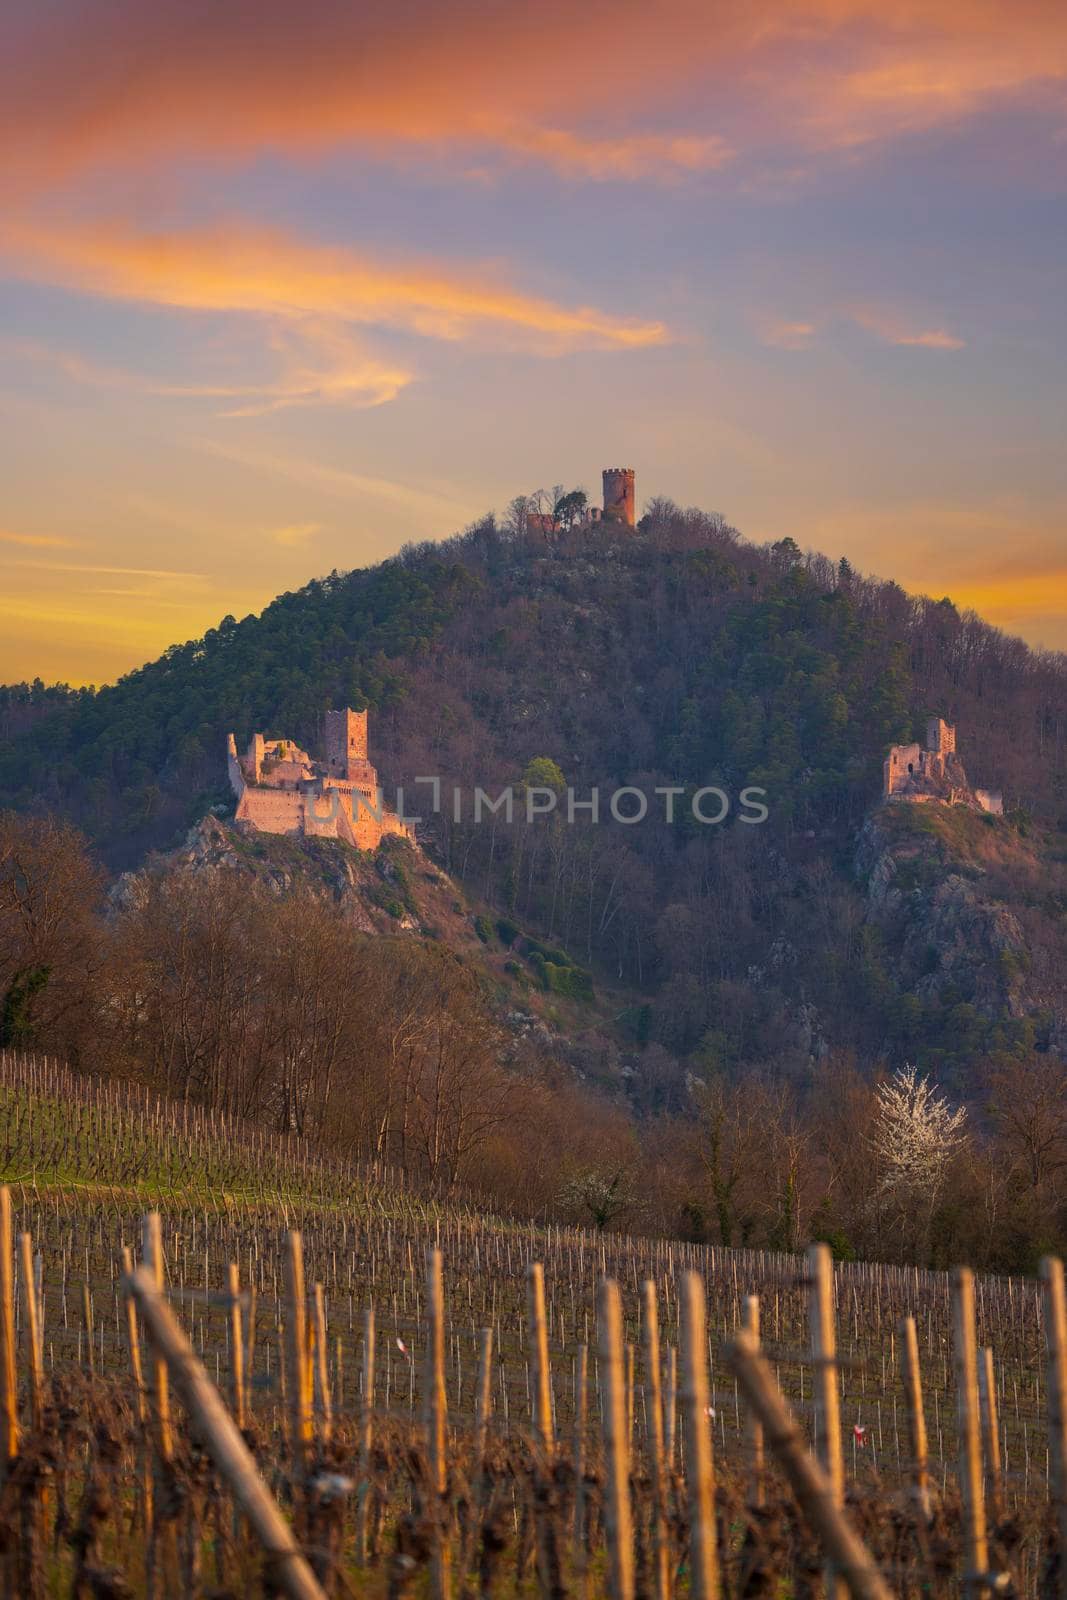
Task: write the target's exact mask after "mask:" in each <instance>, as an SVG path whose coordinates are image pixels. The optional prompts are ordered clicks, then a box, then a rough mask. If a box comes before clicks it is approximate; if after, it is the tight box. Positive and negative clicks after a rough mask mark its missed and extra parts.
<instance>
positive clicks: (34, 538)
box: [0, 530, 74, 550]
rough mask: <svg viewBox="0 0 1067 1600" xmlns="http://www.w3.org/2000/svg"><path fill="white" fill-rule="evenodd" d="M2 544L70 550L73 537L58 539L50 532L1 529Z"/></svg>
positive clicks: (0, 540)
mask: <svg viewBox="0 0 1067 1600" xmlns="http://www.w3.org/2000/svg"><path fill="white" fill-rule="evenodd" d="M0 544H17V545H22V546H23V547H24V548H29V549H31V550H69V549H71V548H72V546H73V544H74V540H73V539H58V538H55V537H54V536H53V535H52V534H49V533H9V532H6V531H4V530H0Z"/></svg>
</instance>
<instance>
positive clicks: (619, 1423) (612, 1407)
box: [597, 1278, 634, 1600]
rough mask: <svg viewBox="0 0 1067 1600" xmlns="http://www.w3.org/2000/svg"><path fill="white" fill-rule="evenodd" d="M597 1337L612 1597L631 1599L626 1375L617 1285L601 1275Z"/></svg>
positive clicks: (632, 1577)
mask: <svg viewBox="0 0 1067 1600" xmlns="http://www.w3.org/2000/svg"><path fill="white" fill-rule="evenodd" d="M597 1340H598V1348H599V1358H600V1387H601V1396H602V1402H603V1404H602V1410H603V1430H604V1456H605V1471H604V1475H605V1483H604V1527H605V1532H606V1534H607V1542H608V1578H609V1588H610V1593H611V1600H633V1594H634V1541H633V1522H632V1516H631V1510H630V1452H629V1449H628V1448H627V1440H626V1373H625V1369H624V1365H623V1363H624V1356H623V1342H622V1301H621V1299H620V1296H619V1286H618V1284H617V1283H616V1282H615V1281H614V1280H613V1279H612V1278H602V1279H601V1282H600V1287H599V1289H598V1291H597Z"/></svg>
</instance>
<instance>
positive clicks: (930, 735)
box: [926, 717, 956, 756]
mask: <svg viewBox="0 0 1067 1600" xmlns="http://www.w3.org/2000/svg"><path fill="white" fill-rule="evenodd" d="M926 748H927V749H928V750H931V751H933V753H934V754H935V755H939V756H951V755H955V753H956V730H955V728H954V727H953V726H952V724H951V723H949V722H944V721H942V719H941V718H940V717H930V718H929V720H928V721H927V724H926Z"/></svg>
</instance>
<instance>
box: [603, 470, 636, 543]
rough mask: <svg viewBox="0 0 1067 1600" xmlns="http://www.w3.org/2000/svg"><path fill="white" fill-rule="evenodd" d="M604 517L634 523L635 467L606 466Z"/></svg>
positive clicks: (613, 520)
mask: <svg viewBox="0 0 1067 1600" xmlns="http://www.w3.org/2000/svg"><path fill="white" fill-rule="evenodd" d="M603 476H604V519H605V521H608V522H622V523H625V524H626V526H627V527H628V528H632V527H633V525H634V469H633V467H605V468H604V474H603Z"/></svg>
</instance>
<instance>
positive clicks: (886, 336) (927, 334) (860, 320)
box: [848, 307, 966, 350]
mask: <svg viewBox="0 0 1067 1600" xmlns="http://www.w3.org/2000/svg"><path fill="white" fill-rule="evenodd" d="M848 315H849V316H850V317H851V319H852V321H853V322H855V323H857V324H858V325H859V326H860V327H861V328H865V329H866V330H867V331H868V333H873V334H874V335H875V336H876V337H877V338H879V339H881V340H883V341H884V342H885V343H886V344H898V345H917V346H918V347H919V348H920V349H923V350H963V349H965V348H966V340H965V339H960V338H957V336H956V335H955V334H954V333H949V332H948V331H947V330H946V329H945V328H926V329H914V328H909V327H907V326H906V325H905V323H904V322H903V321H902V320H901V319H900V317H898V316H897V315H896V314H895V313H893V312H888V311H880V310H873V309H871V308H869V307H857V308H855V309H853V310H851V311H850V312H849V313H848Z"/></svg>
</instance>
